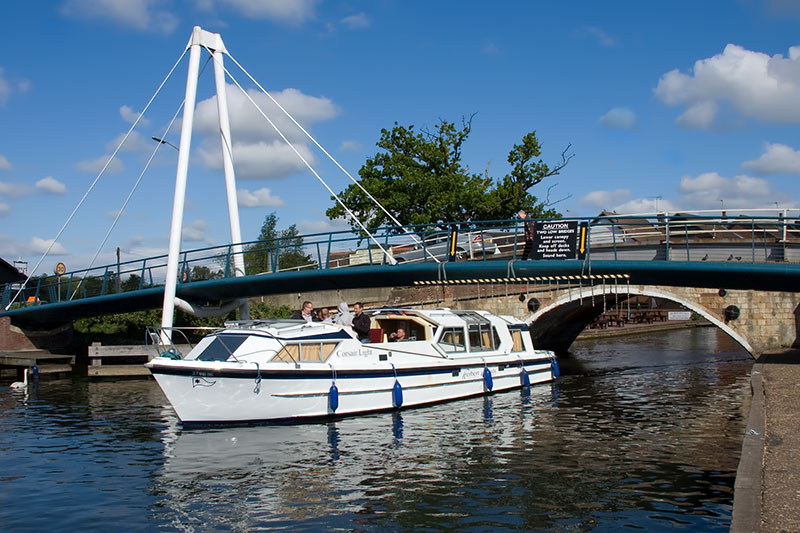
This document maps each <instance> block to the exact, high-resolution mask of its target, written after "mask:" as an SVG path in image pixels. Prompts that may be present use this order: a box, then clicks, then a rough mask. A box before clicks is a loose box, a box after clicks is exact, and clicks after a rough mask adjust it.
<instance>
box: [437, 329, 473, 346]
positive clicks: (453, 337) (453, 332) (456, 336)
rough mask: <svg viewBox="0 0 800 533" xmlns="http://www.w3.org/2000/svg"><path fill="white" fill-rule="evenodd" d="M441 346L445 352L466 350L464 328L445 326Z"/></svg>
mask: <svg viewBox="0 0 800 533" xmlns="http://www.w3.org/2000/svg"><path fill="white" fill-rule="evenodd" d="M439 347H440V348H441V349H442V350H444V351H445V352H466V351H467V345H466V344H465V342H464V330H463V329H462V328H445V330H444V331H443V332H442V336H441V337H440V338H439Z"/></svg>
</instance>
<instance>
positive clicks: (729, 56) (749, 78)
mask: <svg viewBox="0 0 800 533" xmlns="http://www.w3.org/2000/svg"><path fill="white" fill-rule="evenodd" d="M654 93H655V95H656V97H658V98H659V99H660V100H661V101H662V102H664V103H665V104H667V105H670V106H681V107H685V108H686V111H685V112H684V113H683V115H681V116H680V117H679V118H678V123H679V124H681V125H682V126H684V127H688V128H700V129H710V128H712V127H715V126H720V125H721V124H720V119H719V114H720V111H721V110H722V109H723V108H722V107H721V106H723V105H724V106H725V109H728V108H730V110H732V111H735V112H737V113H739V114H740V115H742V116H744V117H747V118H751V119H755V120H758V121H760V122H777V123H798V122H800V106H797V105H796V102H797V101H798V99H800V47H796V46H795V47H791V48H789V56H788V57H784V56H782V55H780V54H776V55H774V56H772V57H770V56H769V55H767V54H764V53H761V52H753V51H750V50H746V49H744V48H742V47H741V46H737V45H734V44H729V45H727V46H726V47H725V49H724V50H723V52H722V53H721V54H717V55H715V56H713V57H710V58H707V59H701V60H699V61H697V62H695V64H694V68H692V69H691V70H690V72H689V73H688V74H684V73H681V72H680V71H678V70H677V69H675V70H672V71H670V72H667V73H666V74H664V75H663V76H662V77H661V79H660V80H659V82H658V86H657V87H656V88H655V90H654Z"/></svg>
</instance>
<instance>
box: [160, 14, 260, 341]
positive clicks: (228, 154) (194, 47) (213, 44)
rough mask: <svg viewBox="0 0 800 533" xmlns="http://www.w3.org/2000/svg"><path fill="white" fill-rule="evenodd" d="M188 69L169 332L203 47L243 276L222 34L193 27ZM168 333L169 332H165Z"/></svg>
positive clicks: (170, 262) (245, 314) (167, 300)
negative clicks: (211, 75) (209, 61)
mask: <svg viewBox="0 0 800 533" xmlns="http://www.w3.org/2000/svg"><path fill="white" fill-rule="evenodd" d="M187 46H188V48H189V72H188V74H187V77H186V100H185V104H184V108H183V109H184V111H183V123H182V125H181V141H180V146H179V149H178V169H177V172H176V175H175V199H174V201H173V204H172V225H171V227H170V234H169V256H168V258H167V280H166V285H165V287H164V306H163V308H162V314H161V326H162V327H163V328H165V331H166V332H169V328H171V327H172V322H173V318H174V314H175V304H176V298H175V292H176V289H177V283H178V261H179V256H180V247H181V228H182V227H183V207H184V201H185V199H186V175H187V172H188V169H189V151H190V149H191V145H192V124H193V122H194V108H195V101H196V99H197V78H198V75H199V72H200V53H201V51H202V49H203V48H205V49H207V50H208V51H209V52H211V55H212V58H213V60H214V80H215V82H216V89H217V111H218V113H219V131H220V141H221V144H222V164H223V168H224V170H225V189H226V192H227V195H228V216H229V219H230V227H231V244H232V250H231V252H232V256H233V266H234V273H235V275H236V276H244V275H245V270H244V256H243V254H242V251H243V250H242V244H241V243H242V232H241V228H240V226H239V207H238V204H237V201H236V176H235V175H234V172H233V157H232V148H233V146H232V144H231V128H230V122H229V120H228V100H227V97H226V94H225V67H224V62H223V57H224V56H225V54H226V53H227V51H226V50H225V45H224V44H223V43H222V37H220V36H219V34H217V33H210V32H207V31H205V30H203V29H202V28H201V27H199V26H195V27H194V29H193V30H192V37H191V38H190V39H189V44H188V45H187ZM237 303H238V304H239V305H238V306H239V309H240V315H241V318H242V319H248V318H249V314H250V312H249V308H248V305H247V299H244V301H242V302H237ZM167 334H168V335H169V333H167Z"/></svg>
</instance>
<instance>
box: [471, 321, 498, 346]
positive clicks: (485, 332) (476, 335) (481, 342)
mask: <svg viewBox="0 0 800 533" xmlns="http://www.w3.org/2000/svg"><path fill="white" fill-rule="evenodd" d="M499 346H500V337H499V336H498V335H497V330H496V329H495V328H494V327H493V326H492V325H491V324H470V326H469V348H470V351H473V352H483V351H487V350H496V349H497V348H498V347H499Z"/></svg>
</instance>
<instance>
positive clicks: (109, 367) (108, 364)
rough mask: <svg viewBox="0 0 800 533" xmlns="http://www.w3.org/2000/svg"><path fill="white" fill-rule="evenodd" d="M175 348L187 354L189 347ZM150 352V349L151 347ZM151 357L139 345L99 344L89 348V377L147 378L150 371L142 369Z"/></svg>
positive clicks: (179, 346) (93, 344) (151, 354)
mask: <svg viewBox="0 0 800 533" xmlns="http://www.w3.org/2000/svg"><path fill="white" fill-rule="evenodd" d="M176 348H177V349H178V350H179V351H180V352H181V353H182V354H184V355H185V354H187V353H189V350H191V346H189V345H188V344H187V345H177V346H176ZM151 350H152V347H151ZM153 355H155V354H154V353H153V352H152V351H151V352H150V353H148V351H147V348H146V347H145V346H144V345H141V344H126V345H118V346H103V345H102V344H101V343H99V342H94V343H92V345H91V346H89V366H88V370H87V374H88V375H89V377H111V376H149V375H150V371H149V370H147V368H145V367H144V364H145V363H146V362H147V361H149V360H150V359H151V358H152V357H153Z"/></svg>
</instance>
